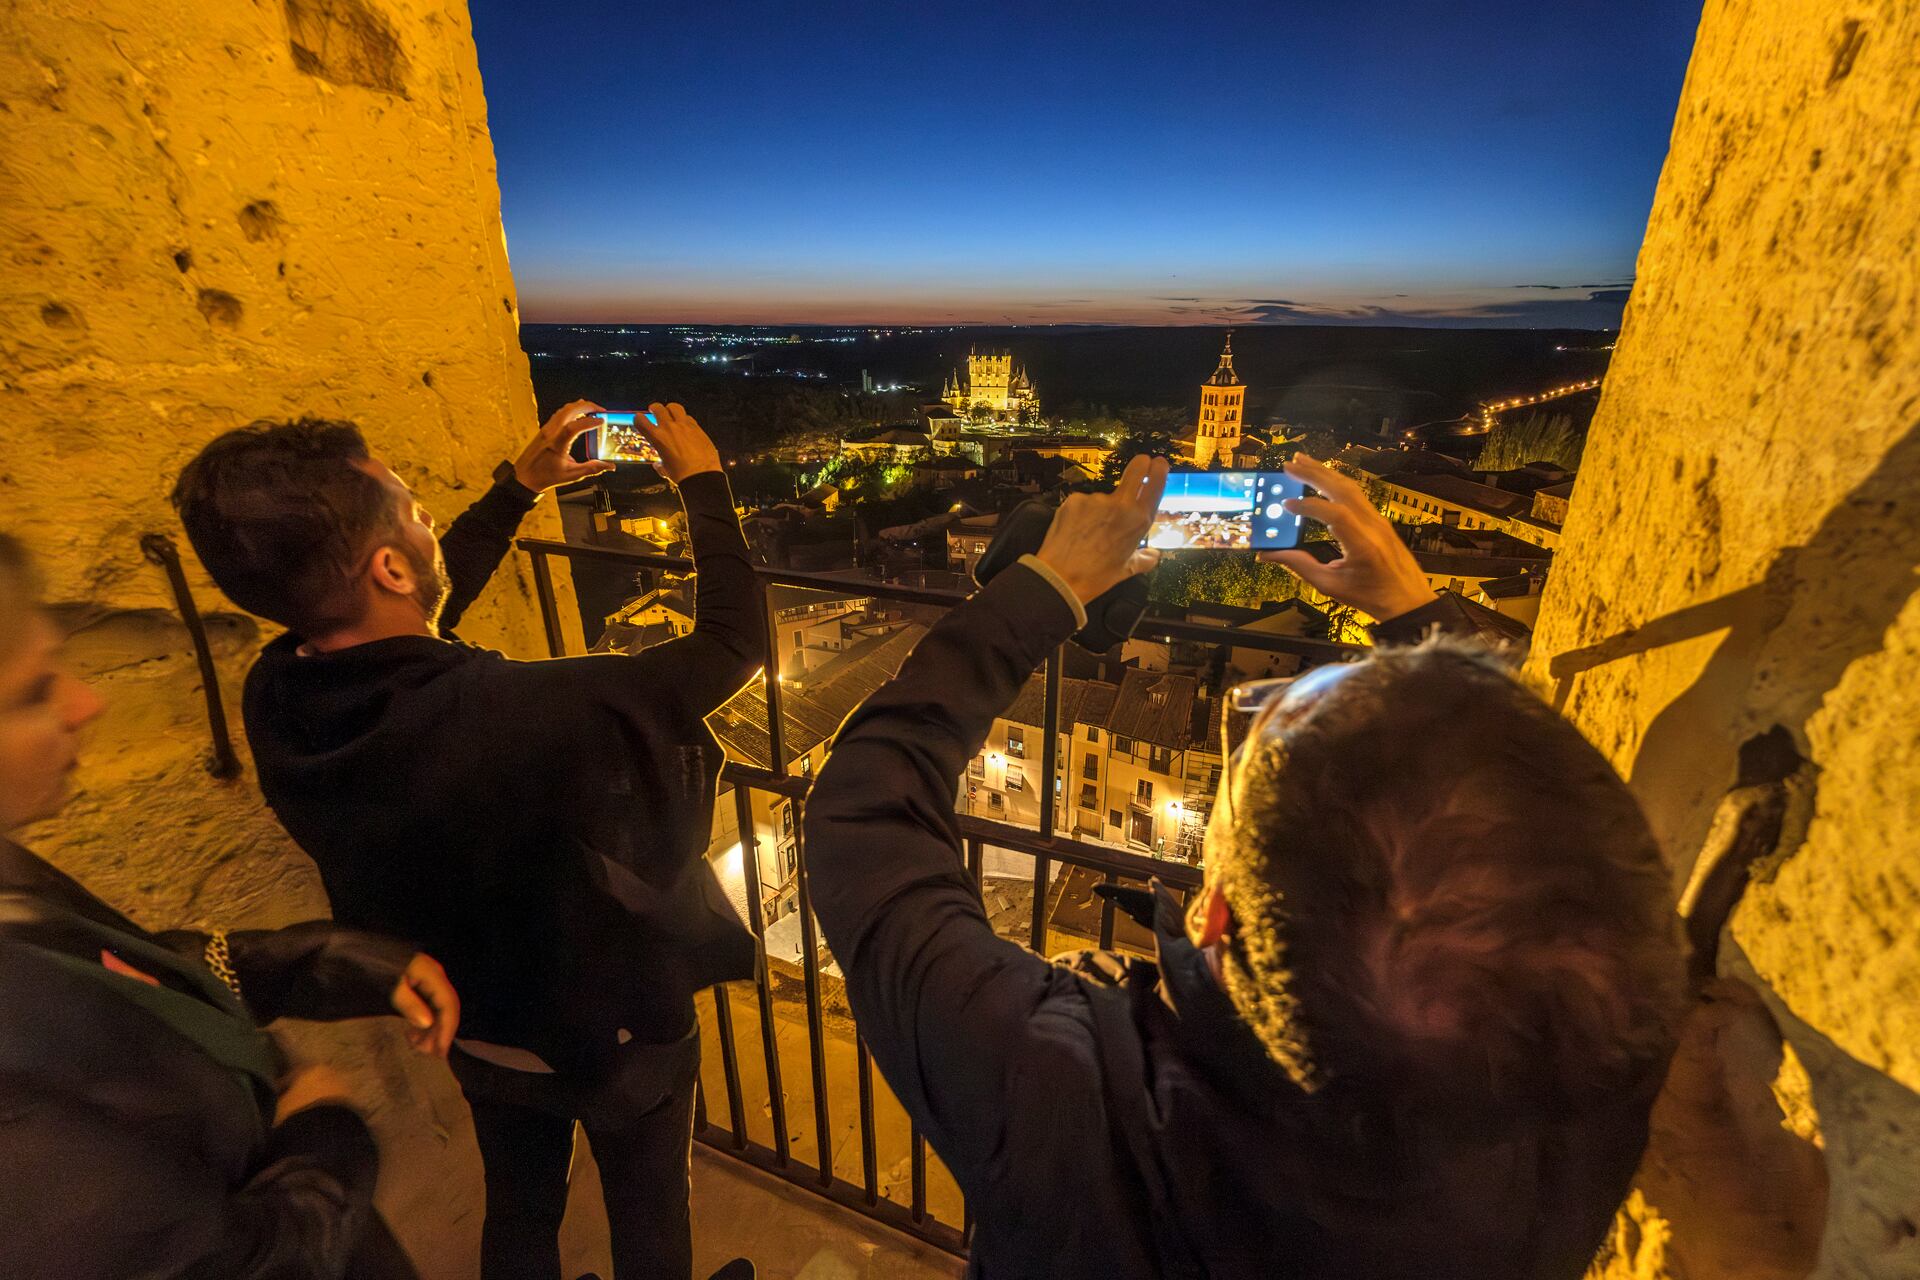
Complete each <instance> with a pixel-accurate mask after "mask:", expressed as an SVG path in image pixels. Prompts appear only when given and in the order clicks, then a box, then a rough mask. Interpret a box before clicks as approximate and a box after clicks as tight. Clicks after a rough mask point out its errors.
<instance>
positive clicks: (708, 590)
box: [631, 471, 767, 716]
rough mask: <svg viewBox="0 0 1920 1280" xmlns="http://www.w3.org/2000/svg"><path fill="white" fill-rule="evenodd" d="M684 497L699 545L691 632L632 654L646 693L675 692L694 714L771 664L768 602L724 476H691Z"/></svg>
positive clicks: (690, 533) (690, 536) (690, 530)
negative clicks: (766, 664)
mask: <svg viewBox="0 0 1920 1280" xmlns="http://www.w3.org/2000/svg"><path fill="white" fill-rule="evenodd" d="M680 500H681V501H682V502H683V503H685V504H686V509H687V541H688V542H689V543H690V544H691V545H692V548H693V568H694V597H693V613H694V617H693V630H691V631H689V632H688V633H687V634H686V635H684V636H681V637H679V638H678V639H675V640H669V641H667V642H666V643H665V644H657V645H654V646H653V647H652V648H650V649H643V650H641V651H640V652H639V653H636V654H634V655H632V659H631V660H632V661H633V662H634V663H637V664H638V665H639V667H640V669H641V671H642V672H643V673H644V675H643V676H642V679H641V684H640V686H639V687H641V688H642V689H643V690H644V691H645V694H646V696H647V697H648V699H650V700H651V699H654V698H658V697H661V696H662V695H663V694H664V695H668V696H672V697H676V698H678V699H680V700H681V702H682V704H683V705H685V706H686V707H688V708H689V709H690V710H691V711H692V713H693V714H694V715H695V716H706V715H709V714H711V713H712V712H713V711H715V710H716V709H717V708H718V707H719V706H720V704H721V703H723V702H725V701H726V700H727V699H728V698H731V697H732V696H733V695H734V694H736V693H738V692H740V688H741V686H742V685H744V684H746V682H747V681H748V680H749V679H750V678H752V676H753V673H754V672H756V671H758V670H760V668H761V666H762V665H764V664H765V662H766V660H767V640H766V636H767V627H766V619H765V617H764V616H763V613H762V611H763V609H764V608H765V606H764V604H763V601H762V594H761V590H760V579H759V577H758V576H757V575H756V574H755V573H754V571H753V561H752V560H751V559H749V558H748V555H747V540H746V539H745V538H744V537H742V536H741V533H740V517H739V516H737V515H735V514H734V510H733V490H732V489H731V488H729V487H728V485H727V477H726V475H725V474H724V473H722V472H719V471H703V472H701V473H700V474H699V475H693V476H688V477H687V479H686V480H685V482H684V483H682V484H681V485H680Z"/></svg>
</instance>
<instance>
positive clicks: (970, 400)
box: [940, 351, 1040, 419]
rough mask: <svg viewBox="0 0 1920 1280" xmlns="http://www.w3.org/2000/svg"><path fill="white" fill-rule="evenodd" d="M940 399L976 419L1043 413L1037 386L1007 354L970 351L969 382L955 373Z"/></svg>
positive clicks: (959, 411)
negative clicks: (1035, 386)
mask: <svg viewBox="0 0 1920 1280" xmlns="http://www.w3.org/2000/svg"><path fill="white" fill-rule="evenodd" d="M940 398H941V399H942V400H944V401H945V402H946V403H948V404H950V405H952V406H953V408H954V410H955V411H956V412H958V413H962V414H966V415H968V416H969V417H973V418H995V419H999V418H1021V417H1031V416H1033V415H1034V414H1037V413H1038V412H1039V410H1040V399H1039V397H1038V396H1037V395H1036V394H1035V393H1034V390H1033V384H1032V383H1031V382H1029V381H1028V380H1027V375H1026V373H1025V371H1023V370H1021V369H1019V368H1017V367H1015V365H1014V363H1013V355H1012V353H1011V352H1006V351H988V352H984V353H982V352H980V351H969V352H967V372H966V377H965V379H964V380H962V378H961V375H960V372H959V371H958V370H955V371H954V374H953V376H952V377H951V378H949V379H948V380H947V385H946V387H945V388H944V389H943V390H942V392H941V396H940Z"/></svg>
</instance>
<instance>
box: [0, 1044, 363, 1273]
mask: <svg viewBox="0 0 1920 1280" xmlns="http://www.w3.org/2000/svg"><path fill="white" fill-rule="evenodd" d="M0 1100H4V1106H3V1108H0V1109H4V1112H5V1120H4V1123H3V1124H0V1135H3V1137H0V1140H4V1142H5V1144H6V1150H7V1158H6V1159H5V1160H4V1161H0V1273H4V1274H6V1275H9V1276H30V1275H60V1276H63V1277H71V1278H72V1280H108V1278H109V1277H117V1276H126V1275H134V1274H139V1275H143V1276H146V1275H150V1276H178V1277H190V1276H191V1277H202V1276H208V1277H211V1276H220V1277H223V1280H339V1277H341V1276H342V1275H343V1274H344V1273H345V1271H346V1268H347V1263H348V1259H349V1258H350V1257H351V1256H352V1254H353V1252H354V1250H355V1248H356V1247H357V1245H358V1242H359V1239H360V1237H361V1236H362V1234H363V1233H364V1232H365V1231H366V1230H367V1228H368V1226H369V1224H370V1223H371V1222H372V1220H373V1187H374V1179H375V1175H376V1173H377V1171H378V1164H379V1157H378V1153H377V1152H376V1150H375V1148H374V1144H373V1137H372V1135H371V1134H369V1133H368V1132H367V1126H366V1124H365V1123H364V1122H363V1121H362V1120H361V1119H360V1117H359V1116H357V1115H355V1114H354V1113H353V1112H352V1111H351V1110H348V1109H347V1108H345V1107H340V1106H317V1107H310V1108H308V1109H306V1110H304V1111H300V1112H297V1113H295V1114H294V1115H292V1116H290V1117H288V1119H287V1121H286V1123H284V1124H282V1125H280V1126H278V1127H277V1128H275V1129H274V1130H273V1131H272V1133H271V1134H270V1135H269V1137H268V1140H267V1149H266V1152H265V1157H264V1159H263V1160H262V1162H261V1163H260V1165H259V1167H258V1169H257V1171H256V1172H255V1173H254V1174H253V1176H252V1177H251V1178H249V1179H248V1180H247V1182H246V1183H245V1184H244V1185H242V1186H239V1187H230V1186H228V1185H227V1184H226V1181H225V1179H224V1178H222V1177H221V1176H220V1174H219V1172H218V1171H216V1170H215V1169H213V1168H211V1167H209V1166H208V1165H205V1164H203V1163H201V1162H200V1161H198V1160H196V1159H193V1158H192V1157H191V1156H190V1155H188V1154H187V1152H186V1150H185V1149H184V1148H183V1147H181V1146H180V1145H178V1144H177V1143H173V1142H167V1141H164V1140H161V1139H159V1138H157V1137H156V1136H155V1135H153V1134H150V1133H143V1132H141V1131H139V1130H136V1129H134V1128H132V1127H130V1126H128V1125H126V1124H124V1123H121V1122H119V1121H117V1120H116V1119H115V1118H114V1117H112V1116H111V1115H109V1114H107V1113H105V1112H103V1111H100V1110H98V1109H96V1108H94V1107H91V1106H89V1105H87V1104H85V1103H83V1102H80V1101H78V1100H75V1099H71V1098H67V1097H64V1096H60V1095H55V1094H50V1093H46V1092H43V1091H39V1090H35V1089H32V1088H30V1087H27V1086H25V1085H24V1084H23V1083H22V1082H21V1081H20V1079H19V1078H18V1077H11V1078H4V1083H0Z"/></svg>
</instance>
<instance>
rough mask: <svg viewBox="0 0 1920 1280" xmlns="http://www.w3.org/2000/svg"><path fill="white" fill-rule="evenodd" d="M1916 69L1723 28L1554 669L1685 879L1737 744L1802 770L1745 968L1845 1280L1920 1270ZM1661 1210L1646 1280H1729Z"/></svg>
mask: <svg viewBox="0 0 1920 1280" xmlns="http://www.w3.org/2000/svg"><path fill="white" fill-rule="evenodd" d="M1916 49H1920V4H1916V3H1914V0H1862V2H1860V3H1848V4H1840V5H1827V4H1811V3H1796V4H1779V3H1773V2H1771V0H1711V2H1710V3H1709V4H1708V5H1707V8H1706V12H1705V14H1704V17H1703V20H1702V24H1701V27H1700V32H1699V40H1698V44H1697V46H1696V48H1695V50H1694V54H1693V61H1692V65H1691V67H1690V69H1689V72H1688V76H1687V82H1686V87H1685V90H1684V93H1683V96H1682V99H1681V103H1680V110H1679V115H1678V118H1677V121H1676V123H1675V127H1674V135H1673V143H1672V150H1671V152H1670V154H1669V156H1668V158H1667V162H1666V167H1665V170H1664V172H1663V174H1662V176H1661V180H1660V186H1659V190H1658V194H1657V196H1656V198H1655V202H1654V207H1653V212H1652V216H1651V219H1650V221H1649V224H1648V229H1647V238H1646V241H1645V244H1644V246H1643V248H1642V250H1641V254H1640V261H1639V270H1638V278H1637V280H1636V283H1635V286H1634V291H1633V300H1632V303H1631V306H1630V307H1629V310H1628V313H1627V318H1626V321H1625V324H1624V328H1623V331H1622V334H1621V339H1620V342H1619V346H1618V349H1617V350H1616V352H1615V354H1614V359H1613V365H1612V369H1611V371H1610V372H1609V374H1608V377H1607V380H1606V386H1605V390H1604V394H1603V398H1602V401H1601V404H1600V408H1599V412H1598V414H1597V416H1596V418H1595V420H1594V425H1593V432H1592V437H1591V439H1590V441H1589V443H1588V446H1587V451H1586V456H1585V462H1584V466H1583V467H1582V470H1581V472H1580V477H1579V481H1578V484H1577V486H1576V489H1575V493H1574V498H1573V503H1572V511H1571V516H1570V519H1569V521H1568V524H1567V528H1566V538H1565V541H1564V542H1563V544H1562V547H1561V550H1560V552H1559V555H1558V558H1557V561H1556V564H1555V566H1554V574H1553V578H1552V581H1551V582H1550V584H1549V585H1548V588H1547V592H1546V598H1545V602H1544V607H1543V611H1542V614H1541V618H1540V626H1539V630H1538V633H1537V638H1536V649H1535V653H1534V656H1533V669H1534V673H1535V674H1536V675H1537V676H1539V677H1540V678H1541V680H1542V681H1543V682H1544V683H1546V684H1548V685H1550V686H1551V687H1553V688H1554V689H1555V691H1556V693H1557V694H1558V695H1559V696H1560V697H1562V698H1564V705H1565V708H1566V710H1567V712H1568V713H1569V714H1570V715H1571V716H1572V717H1573V719H1574V720H1575V721H1576V722H1577V723H1579V725H1580V726H1581V727H1582V728H1583V729H1585V730H1586V731H1587V732H1588V733H1589V734H1590V735H1591V736H1592V737H1593V738H1594V739H1595V740H1596V741H1597V742H1599V743H1600V744H1601V746H1602V748H1603V749H1604V750H1606V751H1607V752H1608V753H1609V754H1610V756H1611V757H1612V758H1613V760H1614V761H1615V762H1616V764H1617V765H1618V766H1619V767H1620V769H1621V770H1622V771H1623V772H1624V773H1626V774H1627V775H1628V776H1630V778H1631V779H1632V782H1633V785H1634V788H1635V789H1636V791H1637V792H1638V793H1639V794H1640V796H1641V798H1642V799H1643V801H1644V802H1645V803H1646V805H1647V807H1648V810H1649V812H1650V814H1651V816H1652V819H1653V821H1654V824H1655V826H1656V828H1657V830H1658V831H1659V833H1660V835H1661V837H1662V839H1663V841H1664V842H1665V845H1666V847H1667V849H1668V850H1669V852H1670V855H1671V857H1672V859H1673V863H1674V868H1675V874H1676V879H1677V881H1678V880H1683V879H1684V877H1685V876H1686V874H1687V872H1688V870H1689V869H1690V867H1691V865H1692V862H1693V859H1694V855H1695V853H1696V852H1697V851H1698V850H1699V849H1700V848H1701V847H1702V844H1703V841H1705V840H1706V838H1707V836H1708V833H1709V826H1710V824H1711V822H1712V819H1713V815H1714V813H1715V810H1716V807H1717V806H1718V805H1719V804H1720V802H1721V799H1722V797H1723V796H1724V795H1725V794H1726V793H1727V791H1728V790H1729V788H1730V787H1732V786H1733V785H1734V784H1735V781H1736V766H1737V751H1738V748H1739V747H1740V745H1741V744H1743V743H1746V742H1749V741H1750V740H1753V739H1756V738H1759V737H1760V736H1761V735H1764V734H1766V733H1767V732H1768V731H1769V730H1771V729H1773V728H1774V727H1775V726H1779V727H1781V728H1782V729H1784V730H1785V732H1786V735H1787V737H1788V739H1789V740H1790V741H1791V743H1792V745H1793V746H1794V747H1795V748H1796V749H1797V751H1798V752H1799V754H1800V755H1801V756H1803V757H1804V758H1805V759H1806V760H1807V761H1809V762H1811V767H1809V768H1806V769H1804V770H1802V772H1801V774H1800V782H1799V788H1800V790H1799V795H1800V802H1799V804H1798V805H1797V807H1796V811H1795V812H1794V813H1792V814H1790V815H1789V821H1788V823H1787V832H1786V836H1785V838H1784V840H1783V841H1782V848H1781V850H1780V852H1779V854H1778V855H1777V856H1776V857H1774V858H1773V859H1772V860H1770V861H1768V862H1767V863H1765V864H1763V865H1762V867H1761V869H1760V873H1759V876H1758V880H1757V882H1756V884H1755V885H1754V887H1753V888H1752V889H1751V890H1750V891H1749V892H1748V894H1747V896H1746V898H1745V900H1744V902H1743V904H1742V906H1741V907H1740V909H1739V911H1738V913H1737V914H1736V916H1735V918H1734V922H1733V927H1732V929H1731V936H1732V938H1733V940H1734V941H1735V942H1736V943H1737V948H1735V949H1733V951H1732V952H1731V954H1730V955H1729V956H1728V957H1727V958H1726V959H1725V960H1724V962H1723V965H1722V969H1723V972H1729V973H1748V974H1752V973H1757V975H1758V979H1759V980H1761V984H1762V985H1763V987H1764V988H1765V990H1766V993H1767V995H1768V1000H1769V1003H1770V1004H1771V1005H1772V1007H1773V1009H1774V1012H1775V1014H1776V1016H1778V1017H1779V1018H1780V1019H1781V1021H1782V1023H1783V1025H1784V1027H1785V1029H1786V1030H1787V1032H1788V1037H1789V1040H1790V1041H1791V1043H1792V1045H1793V1048H1794V1050H1795V1052H1796V1055H1797V1057H1798V1059H1799V1060H1800V1061H1801V1062H1802V1063H1804V1064H1805V1067H1806V1069H1807V1072H1808V1075H1809V1077H1810V1080H1811V1086H1810V1088H1811V1093H1810V1097H1807V1096H1801V1097H1799V1098H1797V1099H1796V1098H1793V1097H1792V1096H1789V1099H1788V1101H1789V1104H1790V1105H1789V1111H1790V1112H1792V1111H1794V1110H1795V1109H1796V1108H1797V1109H1800V1110H1802V1111H1805V1109H1806V1108H1807V1107H1808V1106H1809V1105H1810V1107H1811V1112H1812V1113H1815V1114H1817V1125H1818V1129H1819V1131H1820V1133H1821V1136H1822V1141H1823V1142H1824V1146H1825V1159H1826V1164H1827V1168H1828V1171H1829V1175H1830V1177H1831V1179H1832V1197H1831V1210H1830V1214H1829V1217H1828V1225H1827V1233H1826V1241H1825V1247H1824V1251H1823V1254H1822V1259H1821V1262H1820V1266H1819V1270H1818V1274H1821V1275H1830V1276H1874V1277H1882V1276H1884V1277H1892V1276H1914V1275H1920V1226H1917V1225H1916V1224H1920V1093H1916V1090H1920V664H1917V663H1916V657H1920V595H1916V593H1915V588H1916V586H1920V582H1917V581H1916V577H1915V571H1916V565H1920V274H1916V270H1915V261H1916V249H1917V248H1920V243H1917V242H1920V161H1917V160H1916V156H1915V143H1916V141H1917V140H1920V134H1916V121H1920V76H1916V75H1915V65H1916V64H1915V60H1914V51H1915V50H1916ZM1749 965H1750V966H1751V968H1750V969H1749V968H1748V966H1749ZM1793 1092H1794V1089H1793V1088H1792V1086H1791V1085H1788V1086H1787V1093H1788V1094H1789V1095H1791V1094H1792V1093H1793ZM1801 1092H1802V1093H1803V1095H1804V1086H1803V1087H1802V1090H1801ZM1803 1120H1810V1117H1809V1116H1803ZM1660 1212H1661V1206H1659V1205H1657V1204H1656V1205H1654V1206H1652V1208H1651V1209H1650V1210H1647V1211H1645V1212H1642V1213H1641V1214H1639V1215H1638V1216H1639V1219H1640V1220H1639V1222H1638V1224H1637V1226H1636V1227H1635V1229H1633V1230H1631V1231H1629V1233H1628V1234H1629V1235H1630V1236H1631V1237H1632V1243H1633V1245H1634V1250H1637V1252H1638V1255H1639V1261H1640V1263H1641V1265H1640V1268H1639V1270H1638V1271H1637V1272H1634V1273H1635V1274H1649V1275H1650V1274H1667V1273H1668V1272H1667V1271H1665V1270H1662V1267H1663V1266H1667V1267H1670V1268H1671V1273H1672V1274H1675V1275H1683V1274H1684V1275H1689V1276H1697V1275H1703V1274H1721V1273H1720V1272H1714V1271H1711V1270H1709V1269H1708V1268H1707V1267H1706V1266H1705V1265H1704V1264H1696V1265H1695V1266H1694V1268H1693V1269H1692V1270H1687V1269H1686V1268H1685V1267H1684V1266H1682V1265H1680V1262H1679V1261H1677V1259H1679V1257H1680V1255H1681V1254H1683V1253H1684V1252H1685V1250H1684V1247H1683V1246H1684V1244H1685V1242H1684V1240H1680V1239H1679V1238H1678V1235H1676V1241H1675V1244H1676V1246H1679V1247H1676V1249H1674V1250H1666V1249H1664V1248H1663V1247H1662V1246H1661V1241H1660V1236H1661V1234H1662V1232H1663V1231H1664V1230H1665V1227H1664V1226H1663V1225H1661V1224H1660V1223H1659V1222H1658V1221H1657V1219H1658V1218H1659V1217H1660ZM1676 1231H1677V1229H1676ZM1634 1250H1629V1252H1634ZM1669 1254H1670V1255H1671V1256H1670V1257H1668V1259H1667V1261H1666V1263H1664V1264H1663V1263H1662V1261H1661V1258H1662V1256H1663V1255H1669ZM1622 1265H1623V1266H1624V1265H1625V1264H1624V1263H1623V1264H1622ZM1628 1273H1629V1270H1622V1271H1620V1274H1628ZM1748 1274H1757V1273H1756V1272H1749V1273H1748ZM1767 1274H1772V1273H1767Z"/></svg>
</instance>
